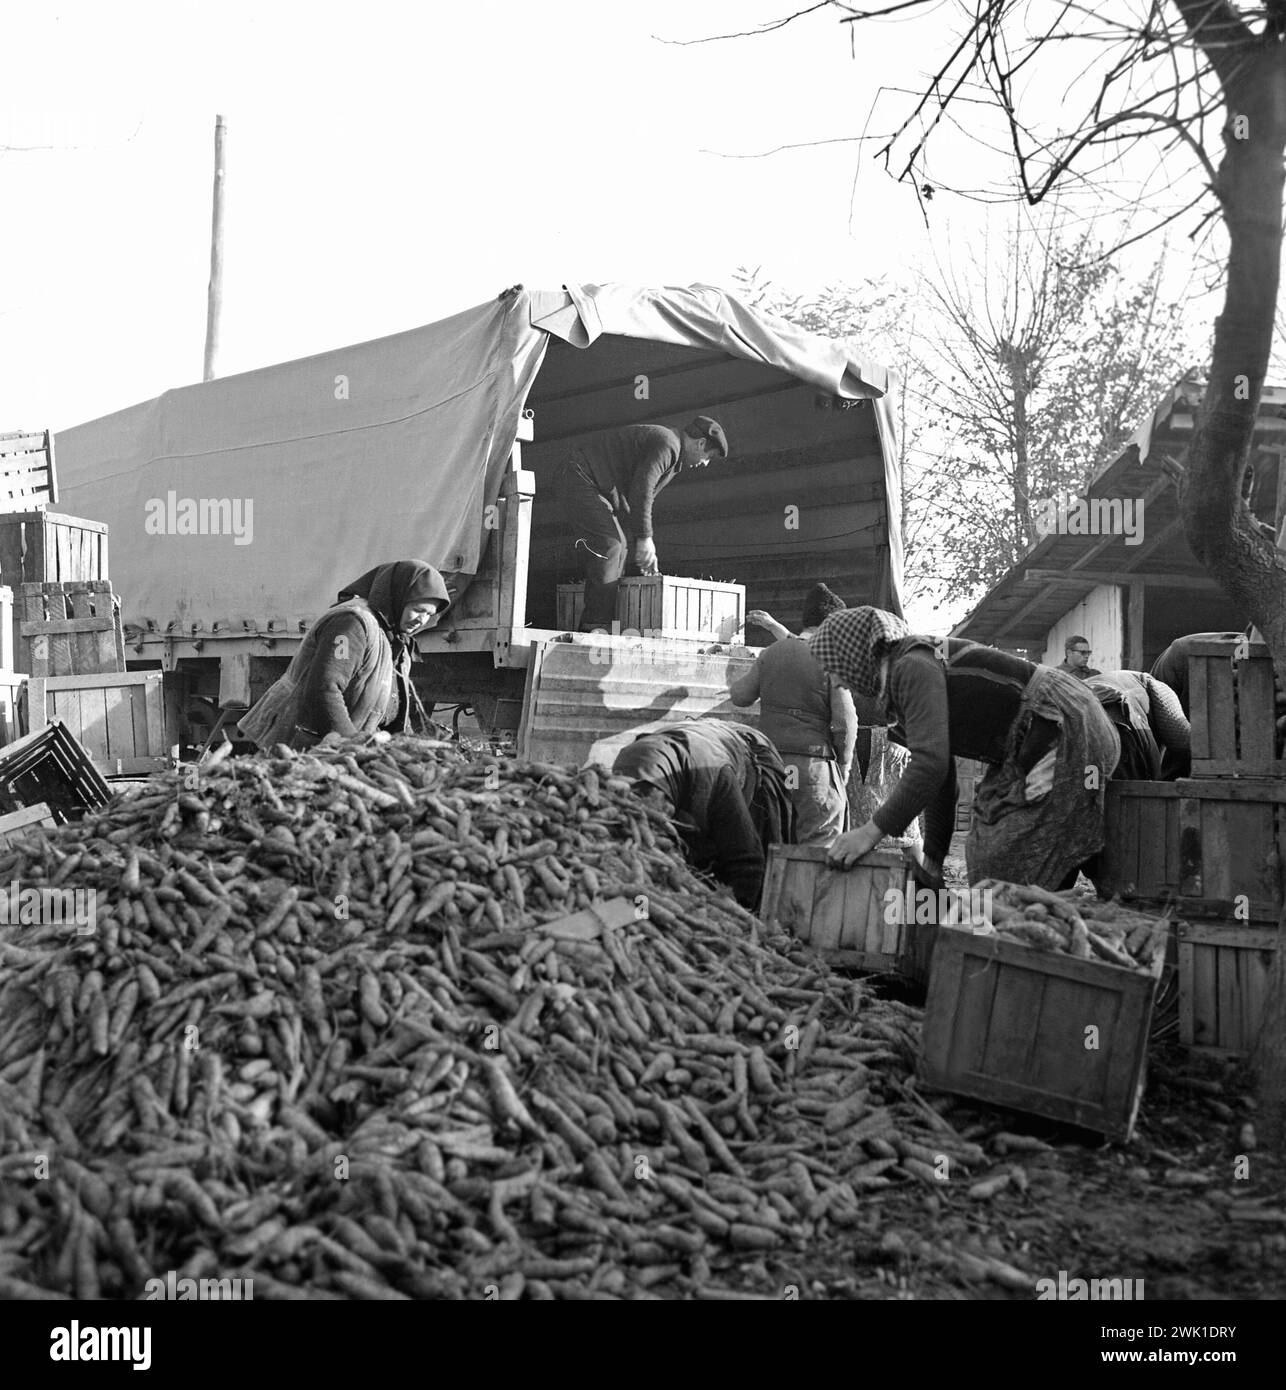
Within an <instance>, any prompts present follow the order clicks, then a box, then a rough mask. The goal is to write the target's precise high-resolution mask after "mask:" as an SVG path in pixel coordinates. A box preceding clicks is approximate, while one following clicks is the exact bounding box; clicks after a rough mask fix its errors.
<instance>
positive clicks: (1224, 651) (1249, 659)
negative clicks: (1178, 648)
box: [1188, 638, 1286, 777]
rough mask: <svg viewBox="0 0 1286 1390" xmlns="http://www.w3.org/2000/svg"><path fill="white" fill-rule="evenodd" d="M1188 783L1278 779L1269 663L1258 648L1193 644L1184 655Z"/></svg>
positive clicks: (1280, 764)
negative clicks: (1189, 745) (1194, 780)
mask: <svg viewBox="0 0 1286 1390" xmlns="http://www.w3.org/2000/svg"><path fill="white" fill-rule="evenodd" d="M1188 706H1189V711H1190V719H1191V723H1192V775H1193V777H1281V776H1283V775H1286V760H1283V759H1280V758H1278V757H1277V754H1276V744H1275V739H1276V729H1275V719H1276V712H1277V711H1276V700H1275V687H1274V684H1273V663H1272V658H1271V657H1270V655H1269V652H1268V648H1267V647H1266V646H1264V645H1263V644H1262V643H1259V642H1248V641H1246V640H1245V639H1244V638H1243V639H1240V640H1238V641H1235V642H1232V641H1223V642H1219V641H1214V642H1197V643H1194V644H1193V645H1192V647H1191V649H1190V651H1189V653H1188Z"/></svg>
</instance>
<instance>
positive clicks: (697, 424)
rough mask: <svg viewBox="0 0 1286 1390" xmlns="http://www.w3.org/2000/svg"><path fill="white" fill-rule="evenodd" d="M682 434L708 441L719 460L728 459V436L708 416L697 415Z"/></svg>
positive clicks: (716, 421)
mask: <svg viewBox="0 0 1286 1390" xmlns="http://www.w3.org/2000/svg"><path fill="white" fill-rule="evenodd" d="M683 432H684V434H690V435H691V436H692V437H693V439H708V440H709V441H710V446H711V448H713V449H714V451H715V452H716V453H717V454H718V455H719V457H720V458H725V459H726V458H727V457H728V436H727V435H726V434H724V432H723V426H722V425H721V424H720V423H719V422H718V420H712V419H711V418H710V417H709V416H708V415H698V416H697V417H696V419H695V420H693V421H692V423H691V424H690V425H689V426H688V427H687V429H685V430H684V431H683Z"/></svg>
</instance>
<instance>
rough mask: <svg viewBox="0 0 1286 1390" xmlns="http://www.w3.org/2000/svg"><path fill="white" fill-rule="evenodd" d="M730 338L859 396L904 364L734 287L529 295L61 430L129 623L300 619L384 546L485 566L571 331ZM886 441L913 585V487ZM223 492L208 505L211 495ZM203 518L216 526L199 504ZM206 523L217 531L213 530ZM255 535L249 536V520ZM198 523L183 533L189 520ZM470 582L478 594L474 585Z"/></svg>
mask: <svg viewBox="0 0 1286 1390" xmlns="http://www.w3.org/2000/svg"><path fill="white" fill-rule="evenodd" d="M551 334H552V335H554V336H557V337H559V338H562V339H564V340H565V341H567V342H569V343H572V344H574V345H575V346H578V347H589V346H591V345H592V343H593V342H594V341H595V339H596V338H597V337H599V336H600V335H602V334H613V335H620V336H625V337H638V338H645V339H651V340H653V341H657V342H665V343H675V344H679V345H683V346H690V347H693V348H704V349H708V350H714V351H722V352H727V353H729V354H731V355H733V356H736V357H741V358H744V359H746V360H748V361H753V362H762V363H765V364H767V365H770V366H775V367H779V368H781V369H783V370H785V371H787V372H790V373H791V374H792V375H794V376H797V377H799V378H800V379H802V380H805V381H808V382H809V383H811V384H815V385H817V386H819V387H823V388H825V389H827V390H829V391H831V392H833V393H834V394H836V395H841V396H845V397H849V398H854V397H859V396H866V397H875V398H879V397H882V396H883V395H884V393H885V391H886V390H887V387H888V375H887V373H886V372H885V371H884V369H883V368H881V367H879V366H878V365H877V364H875V363H872V362H870V361H868V360H867V359H865V358H863V357H860V356H857V355H855V354H854V353H853V351H852V349H851V347H850V346H849V345H847V344H841V343H836V342H831V341H829V340H826V339H820V338H815V337H813V336H812V335H810V334H806V333H804V332H802V331H801V330H799V329H796V328H794V327H792V326H791V325H789V324H786V323H784V322H783V321H781V320H778V319H774V318H771V317H769V316H766V315H763V314H761V313H759V312H758V311H756V310H752V309H750V308H749V307H747V306H745V305H743V304H741V303H740V302H739V301H737V300H735V299H734V298H732V297H731V296H729V295H726V294H724V293H723V292H722V291H720V290H716V289H711V288H709V287H705V286H693V287H691V288H690V289H664V290H641V289H637V288H634V287H630V286H623V285H601V286H596V285H579V286H568V287H567V288H566V289H564V290H560V291H554V292H539V291H538V292H526V291H521V290H519V291H517V292H515V293H509V294H506V295H504V296H501V297H500V298H499V299H497V300H494V301H492V302H491V303H489V304H484V305H482V306H480V307H478V308H476V309H470V310H468V311H467V312H465V313H461V314H456V315H455V316H453V317H452V318H449V319H444V320H443V321H442V322H440V323H435V324H430V325H428V326H427V327H424V328H416V329H412V330H410V331H409V332H405V333H399V334H395V335H393V336H392V337H388V338H380V339H376V340H375V341H373V342H369V343H361V344H358V345H356V346H354V347H347V348H340V349H337V350H335V351H332V352H326V353H321V354H318V355H317V356H314V357H307V358H303V359H301V360H299V361H295V362H286V363H282V364H280V365H277V366H272V367H265V368H262V369H260V370H258V371H252V372H244V373H241V374H240V375H237V376H230V377H224V378H221V379H218V380H215V381H210V382H204V383H201V384H199V385H194V386H186V387H182V388H180V389H178V390H174V391H167V392H166V393H165V394H164V395H162V396H160V397H158V398H157V399H155V400H152V401H147V402H144V403H143V404H141V405H136V406H132V407H130V408H129V409H127V410H122V411H119V412H117V413H116V414H114V415H108V416H105V417H103V418H102V419H99V420H94V421H91V422H89V423H88V424H84V425H78V426H76V427H75V428H73V429H69V430H66V431H64V432H62V433H60V434H59V435H58V438H57V449H58V465H59V481H60V485H61V490H62V500H61V504H60V509H61V510H66V511H68V512H72V513H74V514H76V515H78V516H83V517H87V518H90V519H92V520H95V521H102V522H106V523H107V525H108V528H109V531H108V535H109V542H110V555H111V579H112V583H113V588H114V589H115V590H116V591H117V592H118V593H119V594H120V595H121V596H122V607H123V617H124V619H125V621H126V622H127V623H133V624H138V625H145V624H146V623H148V622H149V621H150V622H152V623H155V624H156V625H157V626H158V627H159V628H161V629H162V630H164V629H165V628H167V627H168V626H169V625H170V624H171V623H173V624H174V625H175V630H174V635H175V636H178V635H179V634H180V633H182V634H183V635H185V636H187V635H190V634H191V633H192V632H193V630H194V629H195V630H197V631H204V632H207V633H208V632H210V631H212V629H213V625H214V623H216V622H219V623H221V624H222V623H227V624H229V625H230V626H229V628H228V629H223V630H225V631H228V632H229V635H235V634H237V633H240V632H244V631H245V630H246V628H245V627H244V626H243V625H244V624H249V626H250V630H252V631H264V630H266V628H267V624H268V622H270V621H271V622H274V626H275V627H276V630H277V631H280V632H282V633H283V635H297V633H298V631H299V624H300V623H301V622H305V621H311V620H312V619H314V618H316V617H318V616H319V615H320V614H321V613H322V612H323V611H324V610H325V609H326V608H327V607H329V606H330V605H331V604H332V603H334V602H335V596H336V593H337V591H338V590H339V588H340V586H341V585H342V584H344V583H347V582H348V581H350V580H352V579H354V578H356V577H357V576H358V575H360V574H362V573H364V572H365V571H366V570H368V569H370V568H371V567H372V565H375V564H379V563H381V562H384V561H392V560H400V559H421V560H427V561H428V562H429V563H431V564H434V565H436V566H438V568H439V569H441V570H443V571H444V573H446V574H448V576H451V577H452V578H453V581H454V586H455V587H456V588H457V589H462V588H463V586H464V585H465V584H467V581H468V577H469V576H470V575H472V574H474V573H475V572H476V571H477V568H478V565H479V561H480V558H481V555H482V552H483V548H484V546H485V544H486V541H487V539H488V537H489V535H490V532H489V530H488V527H487V524H486V523H487V515H488V513H487V509H488V507H489V506H491V505H492V504H494V503H495V501H496V499H497V497H498V495H499V492H500V487H501V483H502V479H503V474H504V471H505V468H506V466H507V461H508V458H509V454H510V450H511V448H512V445H513V441H514V438H515V437H516V435H517V432H518V421H519V417H520V415H521V412H522V409H523V404H524V402H525V400H526V398H527V393H528V391H529V389H530V387H531V385H532V382H533V381H534V379H535V377H536V374H537V372H538V371H539V369H540V364H541V361H542V360H543V356H544V350H545V346H546V344H547V343H548V341H549V336H550V335H551ZM885 405H886V402H885V401H881V400H878V399H877V418H878V419H879V421H880V426H881V434H882V436H883V442H884V453H885V474H886V484H887V487H886V492H887V497H888V504H889V508H890V516H889V533H890V536H891V537H892V538H894V539H893V542H892V548H891V553H890V557H889V558H890V565H891V568H892V571H893V591H894V593H898V592H900V578H901V575H900V571H901V562H900V547H898V546H897V541H896V537H897V536H898V532H899V527H898V524H897V515H896V508H897V504H898V499H899V489H898V487H897V485H896V483H897V479H896V476H895V475H894V474H893V473H891V471H890V470H891V469H893V468H895V467H896V464H895V457H896V456H895V452H894V450H893V448H892V437H891V434H890V433H889V431H890V430H891V425H892V415H891V413H890V412H888V411H887V409H880V408H879V407H882V406H885ZM202 501H205V502H207V503H210V504H216V505H208V506H206V507H205V508H204V509H202V508H199V507H198V506H196V505H191V506H187V505H185V504H199V503H201V502H202ZM187 517H192V518H194V521H188V520H186V518H187ZM193 524H195V525H196V527H197V528H201V527H202V526H203V527H204V533H203V532H202V530H201V529H198V530H197V531H196V533H195V534H193V533H191V527H192V526H193ZM230 531H234V532H235V534H234V533H229V532H230ZM176 532H177V533H176ZM457 596H458V595H457Z"/></svg>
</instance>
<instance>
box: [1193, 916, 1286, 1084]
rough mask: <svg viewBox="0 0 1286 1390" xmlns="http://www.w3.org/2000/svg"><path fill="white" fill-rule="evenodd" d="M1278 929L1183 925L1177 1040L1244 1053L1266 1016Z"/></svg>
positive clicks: (1218, 1050)
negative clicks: (1265, 1010)
mask: <svg viewBox="0 0 1286 1390" xmlns="http://www.w3.org/2000/svg"><path fill="white" fill-rule="evenodd" d="M1278 936H1279V934H1278V932H1277V931H1268V930H1265V929H1264V928H1254V927H1233V926H1227V925H1224V924H1222V923H1220V924H1211V923H1205V922H1180V923H1179V1041H1180V1042H1181V1043H1183V1044H1184V1045H1185V1046H1187V1047H1199V1048H1202V1049H1210V1050H1211V1051H1217V1052H1223V1053H1236V1054H1238V1055H1242V1056H1244V1055H1245V1054H1247V1053H1249V1052H1250V1051H1251V1049H1252V1048H1253V1047H1254V1045H1255V1042H1256V1040H1257V1039H1258V1037H1259V1029H1260V1027H1261V1025H1262V1024H1263V1020H1264V1009H1265V1007H1266V1005H1267V1000H1268V982H1269V979H1270V976H1271V972H1272V968H1273V954H1274V952H1275V951H1276V950H1277V949H1278Z"/></svg>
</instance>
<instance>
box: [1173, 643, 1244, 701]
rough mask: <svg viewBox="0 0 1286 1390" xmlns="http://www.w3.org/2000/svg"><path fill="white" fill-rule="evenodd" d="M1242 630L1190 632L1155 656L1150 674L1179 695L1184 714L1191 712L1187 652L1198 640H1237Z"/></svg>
mask: <svg viewBox="0 0 1286 1390" xmlns="http://www.w3.org/2000/svg"><path fill="white" fill-rule="evenodd" d="M1245 635H1246V634H1245V633H1244V632H1191V633H1189V634H1188V635H1187V636H1186V637H1176V638H1175V639H1174V641H1173V642H1171V643H1170V645H1169V646H1168V647H1167V648H1166V649H1165V651H1163V652H1162V653H1161V655H1160V656H1159V657H1157V659H1156V661H1155V662H1154V663H1153V665H1152V674H1153V676H1155V677H1156V679H1157V680H1159V681H1164V682H1165V683H1166V685H1168V686H1169V687H1170V689H1171V690H1173V691H1174V693H1175V694H1176V695H1177V696H1178V697H1179V704H1180V705H1181V706H1182V708H1183V712H1184V714H1191V710H1190V709H1189V708H1188V652H1189V651H1190V650H1191V648H1192V647H1193V645H1194V644H1196V643H1198V642H1239V641H1241V639H1242V638H1243V637H1245Z"/></svg>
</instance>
